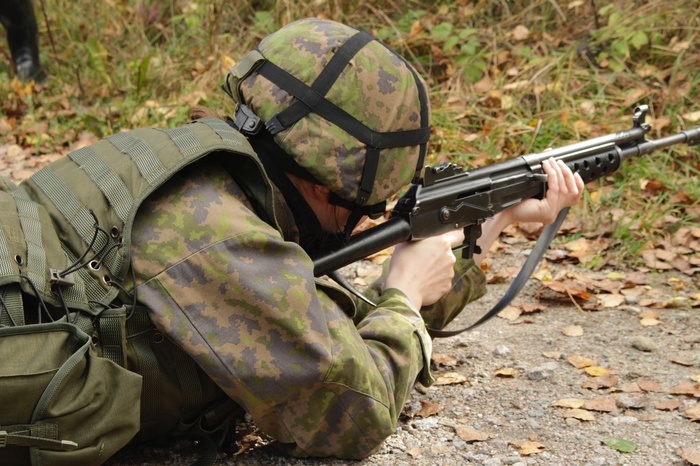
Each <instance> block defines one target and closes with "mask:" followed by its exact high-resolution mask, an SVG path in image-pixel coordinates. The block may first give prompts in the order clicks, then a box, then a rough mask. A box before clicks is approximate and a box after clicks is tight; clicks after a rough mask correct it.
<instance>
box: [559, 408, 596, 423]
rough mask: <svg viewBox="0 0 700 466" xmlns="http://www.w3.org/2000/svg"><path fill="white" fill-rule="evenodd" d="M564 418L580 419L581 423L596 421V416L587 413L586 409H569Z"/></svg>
mask: <svg viewBox="0 0 700 466" xmlns="http://www.w3.org/2000/svg"><path fill="white" fill-rule="evenodd" d="M564 417H566V418H569V417H571V418H574V419H578V420H579V421H595V416H594V415H593V413H591V412H590V411H586V410H585V409H567V410H566V411H565V412H564Z"/></svg>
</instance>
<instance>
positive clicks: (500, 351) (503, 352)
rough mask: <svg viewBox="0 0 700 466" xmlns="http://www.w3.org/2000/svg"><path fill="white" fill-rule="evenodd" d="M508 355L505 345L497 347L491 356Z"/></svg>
mask: <svg viewBox="0 0 700 466" xmlns="http://www.w3.org/2000/svg"><path fill="white" fill-rule="evenodd" d="M508 353H510V348H508V347H507V346H505V345H498V346H497V347H496V348H495V349H494V350H493V354H494V355H496V356H505V355H506V354H508Z"/></svg>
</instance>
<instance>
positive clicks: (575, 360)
mask: <svg viewBox="0 0 700 466" xmlns="http://www.w3.org/2000/svg"><path fill="white" fill-rule="evenodd" d="M566 360H567V361H568V362H569V364H571V365H572V366H574V367H575V368H576V369H583V368H584V367H588V366H594V365H595V361H594V360H592V359H590V358H586V357H583V356H579V355H577V354H572V355H571V356H569V357H568V358H566Z"/></svg>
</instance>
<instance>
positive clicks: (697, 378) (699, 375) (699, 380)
mask: <svg viewBox="0 0 700 466" xmlns="http://www.w3.org/2000/svg"><path fill="white" fill-rule="evenodd" d="M690 380H694V381H696V382H700V374H698V375H691V376H690Z"/></svg>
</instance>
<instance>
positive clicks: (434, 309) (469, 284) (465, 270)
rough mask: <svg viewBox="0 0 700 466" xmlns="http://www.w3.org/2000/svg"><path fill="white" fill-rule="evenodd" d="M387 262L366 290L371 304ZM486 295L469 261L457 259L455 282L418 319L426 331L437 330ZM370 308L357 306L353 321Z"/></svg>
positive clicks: (479, 272) (476, 269) (483, 279)
mask: <svg viewBox="0 0 700 466" xmlns="http://www.w3.org/2000/svg"><path fill="white" fill-rule="evenodd" d="M388 271H389V261H387V262H385V263H384V269H383V272H382V275H381V276H380V277H379V278H378V279H377V280H376V281H375V282H374V283H372V285H371V286H370V288H369V289H368V291H367V293H366V295H367V297H368V298H369V299H370V300H372V299H374V297H375V296H377V295H378V293H379V292H380V290H382V288H383V286H384V281H385V280H386V275H387V272H388ZM485 294H486V276H485V275H484V272H483V271H482V270H481V269H480V268H479V267H478V266H477V265H476V264H475V263H474V260H473V259H467V260H465V259H458V260H457V262H456V263H455V278H454V280H453V281H452V289H451V290H450V291H449V292H448V293H446V294H445V295H444V296H443V297H442V298H440V300H439V301H438V302H436V303H434V304H431V305H430V306H423V307H422V308H421V310H420V313H421V316H422V317H423V320H424V321H425V324H426V326H427V327H428V328H432V329H436V330H441V329H443V328H444V327H445V326H447V324H449V323H450V322H452V320H453V319H454V318H455V317H457V316H458V315H459V314H460V313H461V312H462V310H463V309H464V308H465V306H466V305H467V304H469V303H471V302H472V301H476V300H477V299H479V298H481V297H482V296H484V295H485ZM370 308H371V307H370V306H369V305H367V304H365V303H360V304H358V311H357V313H356V319H361V318H362V317H363V316H364V313H365V312H367V311H368V310H369V309H370Z"/></svg>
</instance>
